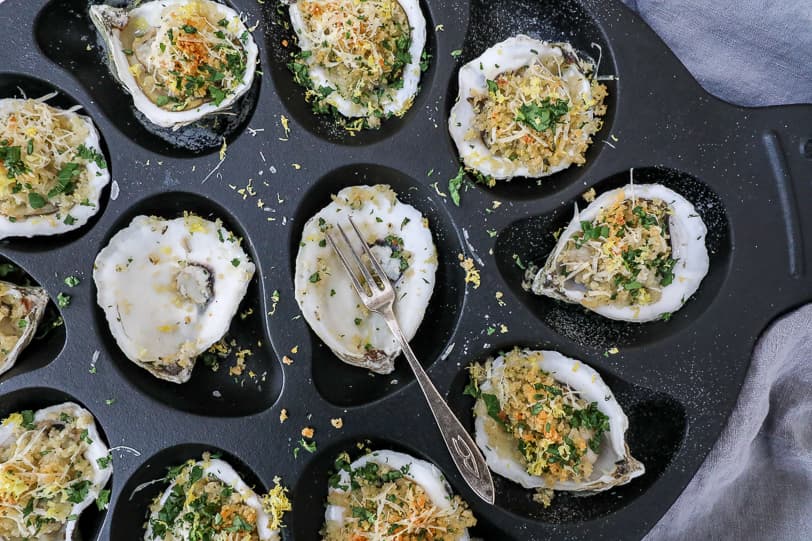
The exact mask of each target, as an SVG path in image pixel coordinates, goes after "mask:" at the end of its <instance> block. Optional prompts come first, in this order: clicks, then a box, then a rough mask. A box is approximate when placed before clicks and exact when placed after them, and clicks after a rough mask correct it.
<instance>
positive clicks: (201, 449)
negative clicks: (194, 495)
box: [110, 443, 272, 539]
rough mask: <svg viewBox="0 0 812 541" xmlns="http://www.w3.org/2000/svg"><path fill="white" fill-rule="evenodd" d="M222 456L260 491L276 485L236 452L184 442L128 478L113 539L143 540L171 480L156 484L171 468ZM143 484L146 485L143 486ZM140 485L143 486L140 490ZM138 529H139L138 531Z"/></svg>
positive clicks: (114, 514) (114, 521)
mask: <svg viewBox="0 0 812 541" xmlns="http://www.w3.org/2000/svg"><path fill="white" fill-rule="evenodd" d="M206 452H207V453H211V454H212V455H215V454H216V455H220V459H221V460H224V461H225V462H227V463H228V464H229V465H230V466H231V467H232V468H233V469H234V470H235V471H236V472H237V474H238V475H239V476H240V477H241V478H242V479H243V481H244V482H245V483H246V484H247V485H248V486H249V487H253V489H254V491H255V492H257V493H264V492H265V491H266V487H267V486H268V485H269V484H272V483H271V481H272V479H267V482H264V481H263V479H262V478H261V477H260V476H259V475H257V473H256V472H255V471H254V470H253V469H251V468H250V467H249V466H248V465H247V464H246V463H245V462H244V461H243V460H241V459H240V458H238V457H237V456H236V455H234V454H232V453H230V452H228V451H226V450H224V449H220V448H218V447H213V446H209V445H203V444H199V443H184V444H180V445H175V446H172V447H169V448H167V449H163V450H162V451H159V452H158V453H156V454H154V455H152V456H151V457H149V458H147V459H146V460H144V462H143V463H142V464H141V465H140V466H139V467H138V469H137V470H135V472H134V473H133V474H132V475H131V476H130V478H129V479H127V482H126V483H125V484H124V487H123V488H122V490H121V494H122V496H123V497H122V498H119V500H118V501H117V502H116V504H115V506H114V509H113V511H112V523H111V526H110V538H111V539H143V537H144V532H145V530H144V523H145V522H146V517H147V516H148V514H149V507H150V504H151V503H152V500H153V499H154V498H155V497H156V496H158V495H160V494H161V493H163V492H164V491H165V490H166V488H167V487H168V486H169V483H168V482H166V481H162V482H160V483H155V482H153V481H156V480H160V479H161V478H163V477H164V476H165V475H166V472H167V470H168V468H173V467H176V466H180V465H181V464H183V463H184V462H186V461H187V460H200V457H201V456H202V455H203V453H206ZM141 487H142V488H141ZM139 488H140V489H139ZM134 532H137V533H136V534H134Z"/></svg>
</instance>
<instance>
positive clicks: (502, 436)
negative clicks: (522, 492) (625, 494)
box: [466, 348, 645, 492]
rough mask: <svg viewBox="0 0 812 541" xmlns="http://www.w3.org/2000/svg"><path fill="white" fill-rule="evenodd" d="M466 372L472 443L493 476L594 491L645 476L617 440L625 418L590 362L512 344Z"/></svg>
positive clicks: (625, 424)
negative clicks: (468, 374) (473, 430)
mask: <svg viewBox="0 0 812 541" xmlns="http://www.w3.org/2000/svg"><path fill="white" fill-rule="evenodd" d="M470 371H471V384H470V385H469V386H468V387H467V389H466V392H467V394H471V395H473V396H475V397H476V405H475V406H474V414H475V415H476V423H475V426H476V442H477V445H479V447H480V448H481V449H482V452H483V453H484V454H485V459H486V461H487V463H488V466H489V467H490V468H491V469H492V470H493V471H494V472H496V473H498V474H499V475H502V476H503V477H506V478H508V479H510V480H512V481H515V482H517V483H519V484H521V485H522V486H523V487H525V488H541V489H554V490H568V491H588V492H597V491H601V490H606V489H608V488H611V487H613V486H616V485H621V484H625V483H628V482H629V481H630V480H631V479H633V478H635V477H638V476H640V475H642V474H643V473H644V471H645V469H644V467H643V465H642V464H640V463H639V462H638V461H636V460H635V459H634V458H632V456H631V455H630V454H629V450H628V446H627V445H626V442H625V440H624V437H625V432H626V428H627V427H628V419H627V418H626V415H625V414H624V413H623V410H622V409H621V408H620V406H619V405H618V403H617V401H616V400H615V398H614V396H613V395H612V391H611V390H610V389H609V387H607V385H606V384H605V383H604V382H603V380H602V379H601V377H600V375H598V373H597V372H595V370H593V369H592V368H590V367H589V366H586V365H584V364H582V363H581V362H580V361H576V360H574V359H570V358H567V357H565V356H563V355H561V354H560V353H557V352H555V351H533V350H527V349H524V350H522V349H518V348H516V349H514V350H512V351H510V352H508V353H506V354H504V355H500V356H499V357H497V358H496V359H495V360H493V361H488V362H486V363H484V364H482V365H480V364H474V365H472V367H471V369H470Z"/></svg>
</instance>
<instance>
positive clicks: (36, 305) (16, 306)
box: [0, 281, 48, 374]
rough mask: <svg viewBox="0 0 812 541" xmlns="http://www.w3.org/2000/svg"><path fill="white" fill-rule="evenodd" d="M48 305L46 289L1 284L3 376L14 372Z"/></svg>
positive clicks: (0, 371)
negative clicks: (14, 367)
mask: <svg viewBox="0 0 812 541" xmlns="http://www.w3.org/2000/svg"><path fill="white" fill-rule="evenodd" d="M47 305H48V293H46V292H45V290H44V289H43V288H41V287H28V286H18V285H16V284H12V283H10V282H3V281H0V374H3V373H4V372H7V371H8V370H11V368H12V367H13V366H14V363H16V362H17V358H18V357H19V356H20V353H22V351H23V350H24V349H25V348H26V346H28V344H30V343H31V340H32V339H33V338H34V335H35V334H36V333H37V326H38V325H39V322H40V321H41V320H42V316H43V315H44V314H45V307H46V306H47Z"/></svg>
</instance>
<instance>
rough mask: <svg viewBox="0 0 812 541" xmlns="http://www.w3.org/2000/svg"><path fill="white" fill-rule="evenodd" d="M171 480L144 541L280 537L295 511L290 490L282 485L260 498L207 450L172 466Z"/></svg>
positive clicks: (152, 511)
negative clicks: (284, 521) (198, 458)
mask: <svg viewBox="0 0 812 541" xmlns="http://www.w3.org/2000/svg"><path fill="white" fill-rule="evenodd" d="M167 479H169V480H170V481H171V483H170V485H169V487H167V489H166V490H165V491H164V492H163V494H161V495H159V496H158V497H157V498H155V501H153V502H152V505H151V506H150V517H149V520H148V521H147V530H146V533H145V534H144V541H186V540H191V539H211V540H223V541H226V540H235V541H236V540H239V541H276V540H278V539H279V529H280V528H281V527H282V515H283V514H284V513H285V512H287V511H290V509H291V506H290V501H289V500H288V498H287V495H286V492H287V489H285V488H283V487H282V486H281V485H279V484H278V483H277V484H276V486H275V487H274V488H273V489H271V491H270V492H268V493H267V494H266V495H264V496H263V497H261V498H260V496H258V495H257V493H256V492H254V491H253V490H252V489H251V487H249V486H248V485H247V484H245V482H244V481H243V480H242V478H240V476H239V474H238V473H237V472H236V471H234V469H233V468H232V467H231V466H230V465H229V464H228V463H227V462H225V461H223V460H220V459H216V458H211V456H210V455H208V454H207V453H206V454H204V455H203V460H201V461H197V462H196V461H194V460H189V461H187V462H185V463H184V464H183V465H181V466H179V467H177V468H171V469H170V470H169V474H168V475H167Z"/></svg>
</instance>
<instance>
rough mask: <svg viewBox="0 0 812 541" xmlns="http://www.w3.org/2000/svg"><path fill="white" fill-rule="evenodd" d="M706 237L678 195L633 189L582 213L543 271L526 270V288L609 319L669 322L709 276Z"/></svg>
mask: <svg viewBox="0 0 812 541" xmlns="http://www.w3.org/2000/svg"><path fill="white" fill-rule="evenodd" d="M706 232H707V230H706V228H705V224H704V223H703V222H702V218H701V217H700V216H699V214H698V213H697V212H696V209H694V207H693V205H691V203H689V202H688V201H687V200H685V199H684V198H683V197H682V196H680V195H679V194H677V193H676V192H674V191H672V190H669V189H668V188H666V187H665V186H662V185H659V184H640V185H633V184H630V185H628V186H625V187H623V188H619V189H616V190H611V191H609V192H606V193H605V194H603V195H601V196H600V197H599V198H597V199H596V200H595V201H593V202H592V203H591V204H590V205H589V206H588V207H587V208H586V209H585V210H584V211H583V212H581V213H578V212H576V215H575V217H574V218H573V220H572V222H571V223H570V225H569V226H568V227H567V228H566V229H565V230H564V231H563V232H562V233H561V235H560V237H559V240H558V244H557V245H556V247H555V249H554V250H553V252H552V253H551V254H550V256H549V257H548V259H547V263H546V264H545V265H544V268H543V269H541V270H540V271H539V270H537V269H535V268H531V269H530V270H529V271H528V274H527V280H528V285H529V287H530V288H532V290H533V292H534V293H537V294H540V295H547V296H550V297H553V298H557V299H561V300H564V301H566V302H572V303H578V304H581V305H582V306H584V307H585V308H588V309H590V310H593V311H595V312H597V313H599V314H601V315H603V316H605V317H608V318H611V319H620V320H625V321H637V322H643V321H650V320H653V319H657V318H665V319H667V318H668V317H670V315H671V313H673V312H674V311H676V310H678V309H679V308H681V307H682V305H683V304H684V302H685V300H686V299H688V298H689V297H690V296H691V295H692V294H693V293H694V292H695V291H696V290H697V288H698V287H699V284H700V282H701V281H702V279H703V278H704V277H705V275H706V274H707V272H708V265H709V261H708V253H707V249H706V248H705V234H706Z"/></svg>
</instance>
